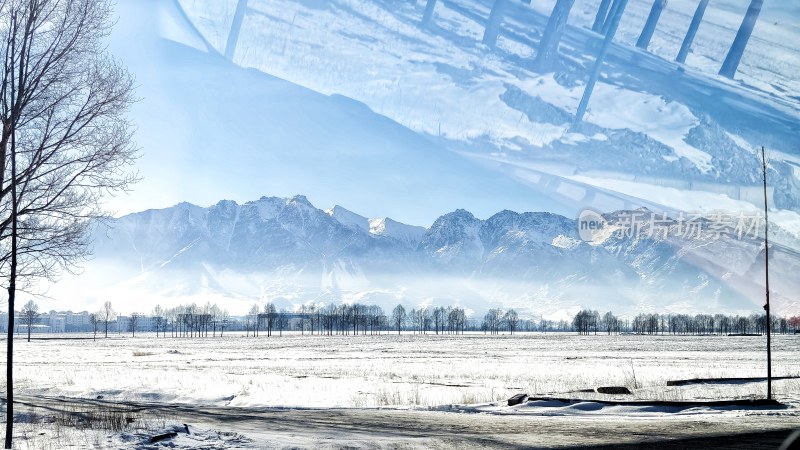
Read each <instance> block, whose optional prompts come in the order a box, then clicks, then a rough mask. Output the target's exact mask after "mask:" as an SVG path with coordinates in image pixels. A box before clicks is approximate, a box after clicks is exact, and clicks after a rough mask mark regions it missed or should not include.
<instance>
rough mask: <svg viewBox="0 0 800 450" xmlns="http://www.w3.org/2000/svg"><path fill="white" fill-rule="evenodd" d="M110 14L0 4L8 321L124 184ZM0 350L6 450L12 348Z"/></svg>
mask: <svg viewBox="0 0 800 450" xmlns="http://www.w3.org/2000/svg"><path fill="white" fill-rule="evenodd" d="M111 11H112V3H111V1H110V0H0V60H2V64H3V65H2V68H1V69H0V70H1V71H2V72H1V73H0V79H1V81H0V83H2V84H1V85H0V125H2V130H0V166H2V171H0V208H2V216H0V270H2V271H3V275H5V276H7V277H8V285H7V288H8V294H9V295H8V303H9V311H10V312H13V311H14V300H15V294H16V291H17V289H18V287H17V282H18V281H19V282H20V287H21V288H25V286H28V285H30V283H32V282H33V280H34V279H35V278H37V277H38V278H41V277H44V278H54V277H56V276H58V274H59V273H60V272H61V271H62V270H69V269H70V268H71V267H72V264H73V263H74V262H75V261H77V260H79V259H80V258H82V257H84V256H85V255H86V253H87V245H86V244H87V242H86V233H85V231H86V229H87V226H88V224H89V223H90V221H91V220H92V219H94V218H97V217H101V216H103V213H102V210H101V209H100V204H101V202H100V200H101V199H102V196H103V195H104V194H105V193H107V192H109V191H114V190H120V189H125V188H126V187H127V186H128V185H129V184H130V183H131V182H132V181H134V178H135V177H134V176H132V175H131V174H130V173H128V171H127V168H128V166H129V164H131V163H132V162H133V160H134V158H135V154H136V150H135V147H134V146H133V145H132V143H131V127H130V126H129V123H128V121H127V119H126V118H125V113H126V111H127V108H128V106H129V105H130V103H131V102H132V100H133V97H132V92H133V80H132V78H131V77H130V76H129V74H128V73H127V72H126V71H125V69H124V68H122V67H121V66H120V65H119V64H117V63H116V62H115V61H114V60H112V59H111V58H110V57H108V56H107V55H106V50H105V43H104V40H105V37H106V36H107V35H108V33H109V31H110V29H111V24H112V22H111V20H110V16H111ZM12 316H13V314H9V317H12ZM10 320H11V319H10ZM11 328H12V329H13V327H11ZM7 346H8V350H7V352H6V358H7V364H6V370H7V378H6V389H7V403H6V404H7V418H8V420H7V421H6V437H5V447H6V448H11V444H12V436H13V417H14V415H13V404H14V401H13V339H11V338H9V339H8V342H7Z"/></svg>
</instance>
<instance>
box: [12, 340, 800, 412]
mask: <svg viewBox="0 0 800 450" xmlns="http://www.w3.org/2000/svg"><path fill="white" fill-rule="evenodd" d="M798 343H800V336H776V337H775V339H774V341H773V364H774V369H773V370H774V374H775V375H776V376H777V375H800V346H799V345H798ZM18 348H19V353H18V357H17V363H16V365H15V368H16V373H17V380H18V381H17V386H18V388H19V389H20V391H19V392H21V393H24V394H31V395H65V396H68V397H84V398H96V397H97V396H98V395H101V396H103V397H104V398H106V399H110V400H132V401H142V400H145V401H148V400H158V401H169V402H182V403H192V404H204V405H215V406H297V407H381V406H392V407H395V406H397V407H438V406H441V405H449V404H477V403H484V402H492V401H497V400H502V399H506V398H508V397H510V396H511V395H512V394H514V393H519V392H525V393H528V394H529V395H558V396H575V395H579V396H584V395H585V393H581V394H577V393H576V391H578V390H581V389H587V388H595V387H598V386H609V385H612V386H613V385H623V386H629V387H631V388H634V387H636V388H635V389H634V397H633V398H636V399H648V400H694V399H719V398H750V397H760V396H763V395H764V394H765V386H764V383H747V384H739V385H734V386H725V385H713V386H710V385H709V386H704V387H702V388H698V387H696V386H694V387H691V386H690V387H670V388H667V387H666V382H667V381H668V380H677V379H688V378H716V377H758V376H764V375H765V355H764V350H765V342H764V339H763V338H759V337H728V336H708V337H686V336H676V337H672V336H655V337H652V336H650V337H648V336H626V335H621V336H605V335H597V336H588V337H580V336H575V335H572V334H571V333H570V334H569V335H567V334H563V335H562V334H538V333H536V334H518V335H515V336H513V337H512V336H507V335H506V336H495V337H492V336H485V335H483V334H467V335H465V336H460V335H459V336H446V335H439V336H437V335H409V334H403V335H401V336H397V335H393V334H390V335H382V336H358V337H353V336H334V337H319V336H313V337H311V336H307V335H306V336H300V335H287V336H283V337H272V338H266V337H258V338H253V337H249V338H248V337H244V336H241V335H238V334H231V335H230V336H225V337H224V338H202V339H175V338H169V337H167V338H158V339H156V338H155V337H154V336H153V337H151V336H149V335H148V336H147V337H136V338H133V339H131V338H120V337H117V336H114V337H113V338H109V339H108V340H106V339H98V340H97V342H93V341H92V340H35V341H32V342H31V343H23V342H21V343H20V344H19V346H18ZM776 394H777V396H778V398H779V399H782V400H786V401H790V402H800V380H797V381H788V382H781V383H779V384H778V385H777V388H776ZM590 396H593V397H597V396H598V394H592V395H590ZM600 397H602V396H600Z"/></svg>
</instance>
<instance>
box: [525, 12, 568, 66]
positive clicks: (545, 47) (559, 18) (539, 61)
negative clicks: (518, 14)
mask: <svg viewBox="0 0 800 450" xmlns="http://www.w3.org/2000/svg"><path fill="white" fill-rule="evenodd" d="M573 4H575V0H558V1H557V2H556V5H555V6H554V7H553V12H552V13H551V14H550V19H549V20H548V21H547V26H546V27H545V29H544V34H543V35H542V40H541V41H539V49H538V51H537V52H536V61H534V67H535V68H536V70H538V71H540V72H545V71H549V70H550V69H552V68H553V66H555V63H556V61H557V60H558V44H559V43H560V42H561V36H562V35H563V34H564V28H565V27H566V25H567V18H568V17H569V12H570V10H571V9H572V5H573Z"/></svg>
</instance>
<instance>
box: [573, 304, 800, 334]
mask: <svg viewBox="0 0 800 450" xmlns="http://www.w3.org/2000/svg"><path fill="white" fill-rule="evenodd" d="M770 320H771V324H770V325H771V329H772V333H774V334H788V333H797V332H800V316H793V317H778V316H774V315H773V316H771V317H770ZM572 328H573V330H574V331H576V332H578V333H579V334H586V335H588V334H598V333H605V334H615V333H622V332H627V333H637V334H682V335H705V334H764V333H766V330H767V316H766V314H751V315H750V316H740V315H726V314H695V315H690V314H639V315H637V316H636V317H634V318H633V320H623V319H620V318H619V317H617V316H615V315H614V313H612V312H611V311H609V312H607V313H605V314H602V315H601V314H600V313H599V312H597V311H592V310H588V309H585V310H582V311H580V312H578V313H577V314H575V317H574V318H573V319H572Z"/></svg>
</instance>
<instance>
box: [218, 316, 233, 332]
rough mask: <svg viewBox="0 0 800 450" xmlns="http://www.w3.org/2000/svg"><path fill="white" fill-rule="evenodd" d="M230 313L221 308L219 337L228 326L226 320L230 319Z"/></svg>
mask: <svg viewBox="0 0 800 450" xmlns="http://www.w3.org/2000/svg"><path fill="white" fill-rule="evenodd" d="M230 318H231V315H230V313H229V312H228V310H227V309H223V310H222V312H221V313H220V316H219V337H222V334H223V333H225V328H227V327H228V320H230Z"/></svg>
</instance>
